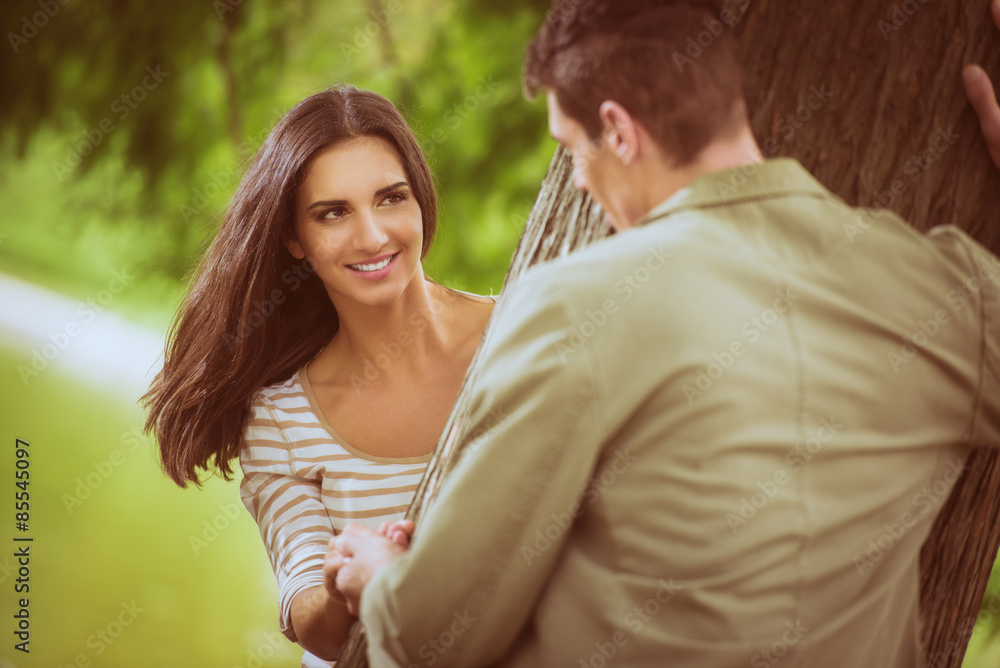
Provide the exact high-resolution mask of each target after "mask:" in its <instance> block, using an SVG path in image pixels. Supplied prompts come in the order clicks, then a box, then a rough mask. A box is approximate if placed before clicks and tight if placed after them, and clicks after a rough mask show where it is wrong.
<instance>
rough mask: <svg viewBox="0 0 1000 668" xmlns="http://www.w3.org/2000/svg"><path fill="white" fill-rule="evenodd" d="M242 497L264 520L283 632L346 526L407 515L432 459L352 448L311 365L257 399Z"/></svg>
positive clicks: (261, 524) (246, 452) (243, 458)
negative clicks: (320, 400) (321, 400)
mask: <svg viewBox="0 0 1000 668" xmlns="http://www.w3.org/2000/svg"><path fill="white" fill-rule="evenodd" d="M252 411H253V413H252V417H251V419H250V422H249V424H248V426H247V430H246V433H245V438H244V444H243V448H242V450H241V453H240V465H241V467H242V469H243V482H242V483H241V485H240V496H241V497H242V499H243V504H244V505H245V506H246V507H247V510H249V511H250V514H251V515H252V516H253V517H254V519H255V520H256V521H257V525H258V526H259V527H260V534H261V538H262V539H263V541H264V546H265V548H266V549H267V553H268V557H269V558H270V560H271V566H272V568H273V569H274V573H275V576H276V577H277V580H278V587H279V591H280V594H279V597H280V608H281V630H282V632H283V633H284V634H285V635H286V636H288V637H289V638H290V639H291V640H295V635H294V633H293V632H292V629H291V623H290V611H291V602H292V599H293V598H294V597H295V595H296V594H297V593H298V592H300V591H302V590H303V589H305V588H308V587H313V586H316V585H319V584H322V580H323V576H322V569H323V558H324V556H325V555H326V550H327V544H328V543H329V541H330V538H331V537H333V536H334V535H335V533H336V532H338V531H340V530H342V529H343V528H344V526H345V525H347V524H349V523H351V522H357V523H360V524H364V525H366V526H369V527H372V528H376V527H378V525H379V524H381V523H382V522H384V521H386V520H397V519H400V518H401V517H402V516H403V514H404V513H405V512H406V509H407V508H408V507H409V505H410V502H411V501H412V500H413V495H414V493H415V492H416V489H417V486H418V485H419V483H420V478H421V476H423V473H424V469H425V468H426V467H427V462H428V461H429V459H430V457H429V456H425V457H417V458H407V459H389V458H378V457H373V456H371V455H367V454H365V453H362V452H359V451H358V450H356V449H354V448H353V447H351V446H350V444H348V443H347V442H346V441H345V440H344V439H343V438H342V437H341V436H340V435H339V434H337V432H336V431H335V430H334V429H333V427H332V426H331V425H329V424H328V423H327V422H326V420H325V419H324V417H323V415H322V412H321V411H320V410H319V408H318V405H317V403H316V401H315V396H314V395H313V393H312V388H311V387H310V386H309V379H308V376H307V375H306V373H305V371H304V370H303V369H300V370H299V371H298V372H296V373H295V375H294V376H292V378H290V379H289V380H288V381H286V382H284V383H281V384H278V385H272V386H270V387H266V388H264V389H263V390H261V391H260V393H259V394H258V395H257V397H256V398H255V400H254V402H253V406H252Z"/></svg>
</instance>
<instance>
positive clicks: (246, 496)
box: [240, 399, 355, 660]
mask: <svg viewBox="0 0 1000 668" xmlns="http://www.w3.org/2000/svg"><path fill="white" fill-rule="evenodd" d="M291 448H292V445H291V444H290V443H289V442H288V441H287V440H286V439H285V438H284V435H283V434H282V432H281V428H280V427H279V426H278V424H277V420H276V418H275V416H274V415H273V413H272V411H271V410H270V406H269V405H268V403H267V401H266V400H263V399H258V401H256V402H255V404H254V406H253V418H252V419H251V421H250V424H249V425H248V428H247V433H246V438H245V444H244V447H243V449H242V451H241V453H240V467H241V468H242V470H243V481H242V483H241V485H240V496H241V498H242V500H243V504H244V505H245V506H246V508H247V510H248V511H249V512H250V514H251V515H252V516H253V518H254V520H255V521H256V522H257V525H258V527H259V529H260V534H261V538H262V540H263V543H264V548H265V549H266V550H267V555H268V558H269V559H270V562H271V567H272V568H273V570H274V574H275V577H276V579H277V581H278V588H279V592H280V593H279V598H280V603H279V607H280V619H281V631H282V633H284V634H285V636H286V637H287V638H288V639H289V640H291V641H293V642H297V643H298V644H299V645H301V646H302V647H303V648H304V649H306V650H308V651H309V652H311V653H312V654H315V655H316V656H318V657H320V658H322V659H325V660H334V659H336V658H337V656H338V654H339V653H340V647H341V645H342V644H343V641H344V640H345V639H346V637H347V633H348V631H349V630H350V628H351V624H352V623H353V622H354V619H355V618H354V617H353V616H351V615H350V614H349V613H348V612H347V609H346V607H345V606H344V605H343V604H342V603H338V600H340V601H342V600H343V599H337V598H332V597H331V595H330V593H329V592H330V591H336V589H335V588H334V587H332V582H333V578H334V577H335V576H336V573H335V572H334V573H333V575H332V577H327V574H326V570H327V569H326V563H327V562H328V561H329V552H330V549H331V545H332V540H333V538H334V535H335V531H334V528H333V524H332V523H331V521H330V516H329V514H328V512H327V509H326V506H324V504H323V501H322V486H321V484H320V483H319V482H318V481H317V480H312V479H306V478H303V477H301V476H298V475H295V472H294V471H293V467H292V466H291V461H292V459H293V457H292V454H291V452H290V450H291ZM326 582H330V583H331V584H330V587H329V588H328V587H327V586H325V583H326Z"/></svg>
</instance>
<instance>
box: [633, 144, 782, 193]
mask: <svg viewBox="0 0 1000 668" xmlns="http://www.w3.org/2000/svg"><path fill="white" fill-rule="evenodd" d="M763 161H764V155H763V154H762V153H761V151H760V147H758V146H757V140H756V139H754V136H753V132H752V131H751V130H750V127H749V126H744V127H743V128H742V129H741V130H740V131H739V132H737V133H734V135H733V136H731V137H727V138H723V139H716V140H715V141H713V142H712V143H711V144H709V145H708V146H706V147H705V148H704V149H702V151H701V153H699V154H698V156H697V157H696V158H695V159H694V162H692V163H690V164H688V165H685V166H684V167H669V168H666V169H664V170H662V171H661V172H660V178H658V179H656V180H654V181H653V182H651V184H650V185H651V186H652V191H651V197H650V204H651V207H650V208H652V206H656V205H657V204H659V203H661V202H663V201H664V200H666V199H667V198H669V197H671V196H672V195H673V194H674V193H676V192H677V191H678V190H680V189H682V188H686V187H688V186H689V185H691V184H692V183H693V182H694V181H695V180H696V179H698V178H699V177H701V176H704V175H706V174H713V173H715V172H721V171H724V170H727V169H732V168H733V167H739V166H740V165H748V164H756V163H761V162H763Z"/></svg>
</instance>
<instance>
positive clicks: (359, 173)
mask: <svg viewBox="0 0 1000 668" xmlns="http://www.w3.org/2000/svg"><path fill="white" fill-rule="evenodd" d="M422 243H423V219H422V216H421V213H420V206H419V205H418V204H417V200H416V199H415V198H414V196H413V192H412V190H411V188H410V184H409V182H408V181H407V178H406V172H405V170H404V169H403V165H402V163H401V162H400V161H399V158H398V157H397V155H396V152H395V150H394V148H393V146H392V145H391V144H390V143H388V142H387V141H385V140H384V139H381V138H378V137H359V138H357V139H350V140H348V141H345V142H343V143H341V144H338V145H337V146H335V147H333V148H331V149H328V150H326V151H323V152H322V153H319V154H318V155H317V156H316V157H315V158H314V159H313V161H312V163H311V164H310V166H309V167H308V169H307V171H306V175H305V179H304V180H303V181H302V184H301V185H300V186H299V189H298V192H297V193H296V203H295V238H294V239H290V240H289V241H288V242H287V246H288V250H289V252H291V254H292V255H293V256H295V257H296V258H299V259H302V258H304V257H308V258H309V260H310V262H311V264H312V265H313V267H314V269H315V271H316V274H317V276H319V278H320V280H322V281H323V284H324V285H325V286H326V291H327V293H328V294H329V295H330V299H331V300H333V302H334V305H337V304H339V303H340V302H341V301H342V300H351V301H354V302H358V303H361V304H366V305H369V306H378V305H382V304H388V303H391V302H393V301H394V300H395V299H397V298H398V297H399V296H400V295H401V294H402V293H403V290H404V289H405V288H406V286H407V285H409V283H410V281H411V280H412V279H413V277H414V276H416V275H418V272H420V275H422V272H421V268H420V253H421V247H422Z"/></svg>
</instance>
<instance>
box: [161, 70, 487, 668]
mask: <svg viewBox="0 0 1000 668" xmlns="http://www.w3.org/2000/svg"><path fill="white" fill-rule="evenodd" d="M436 223H437V202H436V194H435V191H434V185H433V182H432V179H431V174H430V170H429V168H428V166H427V162H426V160H425V158H424V156H423V155H422V153H421V151H420V148H419V147H418V145H417V142H416V140H415V138H414V136H413V134H412V132H411V131H410V129H409V128H408V127H407V125H406V122H405V121H404V120H403V118H402V117H401V116H400V114H399V112H398V111H397V110H396V109H395V107H393V105H392V104H391V103H390V102H389V101H388V100H386V99H385V98H383V97H381V96H379V95H377V94H375V93H372V92H368V91H361V90H358V89H356V88H354V87H350V86H336V87H334V88H332V89H330V90H327V91H325V92H323V93H319V94H317V95H314V96H312V97H309V98H307V99H306V100H304V101H303V102H301V103H299V104H298V105H297V106H296V107H295V108H293V109H292V110H291V111H290V112H288V114H287V115H286V116H285V117H284V118H283V119H282V120H281V121H280V122H279V123H278V125H277V126H276V127H275V129H274V130H273V131H272V132H271V134H270V136H269V137H268V138H267V140H266V141H265V142H264V145H263V146H262V147H261V148H260V150H259V151H258V153H257V155H256V157H255V159H254V161H253V163H252V165H251V166H250V169H249V171H248V173H247V175H246V176H245V177H244V179H243V181H242V182H241V184H240V186H239V188H238V189H237V192H236V194H235V195H234V197H233V200H232V202H231V204H230V206H229V209H228V211H227V213H226V216H225V219H224V220H223V223H222V227H221V229H220V230H219V233H218V235H217V237H216V238H215V240H214V242H213V243H212V246H211V247H210V248H209V250H208V253H207V255H206V257H205V259H204V261H203V262H202V265H201V267H200V268H199V270H198V272H197V274H196V276H195V279H194V282H193V285H192V287H191V289H190V292H189V293H188V295H187V298H186V299H185V301H184V303H183V305H182V306H181V309H180V313H179V315H178V318H177V320H176V322H175V324H174V327H173V330H172V332H171V339H170V342H169V344H168V347H167V352H166V355H165V362H164V366H163V369H162V371H161V372H160V373H159V375H158V376H157V378H156V380H155V381H154V383H153V385H152V387H151V389H150V391H149V392H148V393H147V395H146V397H145V401H146V404H147V406H148V408H149V411H150V413H149V418H148V421H147V423H146V427H147V429H150V430H153V431H155V433H156V436H157V439H158V442H159V444H160V451H161V456H162V460H163V466H164V469H165V471H166V472H167V474H168V475H170V477H171V478H172V479H173V480H174V481H175V482H177V484H179V485H181V486H182V487H183V486H185V485H186V484H187V483H188V482H194V483H195V484H199V479H198V470H199V469H201V470H205V471H207V470H210V469H213V468H214V469H218V470H219V472H220V473H221V474H222V475H223V477H225V478H226V479H229V478H230V477H231V475H232V473H233V469H232V462H233V460H234V459H235V458H236V457H237V456H239V458H240V464H241V467H242V470H243V473H244V478H243V482H242V484H241V487H240V489H241V496H242V498H243V502H244V504H245V505H246V507H247V509H248V510H249V511H250V513H251V514H252V515H253V516H254V518H255V519H256V521H257V523H258V525H259V526H260V531H261V536H262V538H263V540H264V545H265V548H266V549H267V551H268V554H269V556H270V559H271V564H272V566H273V568H274V571H275V574H276V577H277V579H278V584H279V588H280V607H281V629H282V631H283V632H284V633H285V635H286V636H287V637H288V638H290V639H291V640H293V641H297V642H298V643H299V644H300V645H302V646H303V647H304V648H305V649H307V650H308V651H309V652H307V654H306V655H305V657H304V658H303V664H304V665H306V666H313V665H319V666H322V665H326V664H325V663H324V662H322V661H319V660H318V659H317V658H316V657H321V658H322V659H326V660H333V659H335V658H336V656H337V655H338V653H339V651H340V646H341V644H342V642H343V640H344V639H345V637H346V634H347V631H348V629H349V628H350V625H351V623H353V621H354V618H353V616H351V615H350V614H349V613H348V611H347V609H346V607H345V606H344V604H343V599H342V598H340V597H339V595H338V594H337V592H336V587H335V582H334V578H335V574H336V573H335V570H330V569H328V572H327V574H326V576H324V560H325V558H326V556H327V551H328V545H329V544H330V541H331V538H332V537H333V536H334V535H335V533H336V532H337V531H339V530H340V529H341V528H342V527H343V526H344V525H346V524H347V523H349V522H362V523H364V524H368V525H369V526H372V527H373V528H374V527H377V526H379V525H380V524H381V525H383V527H385V526H386V525H387V523H391V522H392V521H394V520H398V519H400V518H401V517H402V515H403V513H404V512H405V510H406V508H407V506H408V505H409V503H410V501H411V500H412V497H413V494H414V492H415V490H416V487H417V484H418V483H419V480H420V477H421V475H422V474H423V471H424V469H425V467H426V464H427V462H428V460H429V458H430V454H431V452H432V450H433V449H434V447H435V445H436V443H437V440H438V437H439V435H440V433H441V431H442V429H443V427H444V424H445V421H446V420H447V417H448V414H449V413H450V411H451V407H452V404H453V403H454V400H455V398H456V396H457V394H458V390H459V387H460V385H461V382H462V379H463V377H464V375H465V372H466V369H467V368H468V365H469V363H470V362H471V360H472V356H473V353H474V352H475V348H476V346H477V344H478V342H479V339H480V337H481V334H482V332H483V329H484V327H485V325H486V321H487V319H488V318H489V316H490V313H491V311H492V308H493V303H494V302H493V299H491V298H486V297H478V296H475V295H470V294H467V293H462V292H458V291H455V290H450V289H448V288H445V287H443V286H441V285H439V284H437V283H434V282H433V281H431V280H429V279H427V278H426V277H425V276H424V273H423V269H422V265H421V260H422V258H423V257H424V255H425V254H426V253H427V250H428V249H429V248H430V244H431V241H432V239H433V237H434V231H435V226H436ZM388 526H389V528H388V529H385V530H386V531H389V532H392V533H394V534H395V535H396V536H397V540H399V541H400V542H405V540H406V534H407V531H409V530H412V527H408V526H406V525H398V524H392V525H388ZM333 557H335V553H334V552H333V551H331V559H332V558H333Z"/></svg>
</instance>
